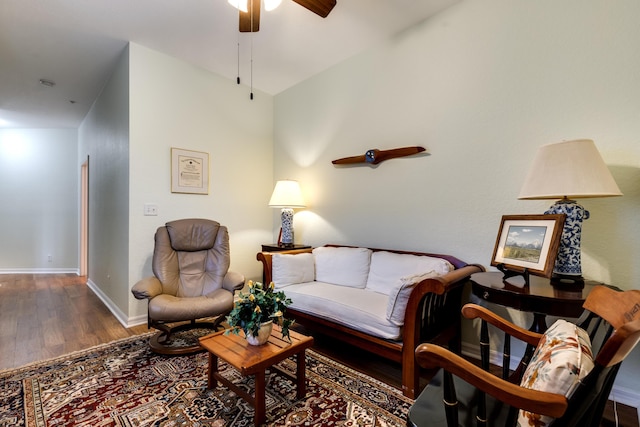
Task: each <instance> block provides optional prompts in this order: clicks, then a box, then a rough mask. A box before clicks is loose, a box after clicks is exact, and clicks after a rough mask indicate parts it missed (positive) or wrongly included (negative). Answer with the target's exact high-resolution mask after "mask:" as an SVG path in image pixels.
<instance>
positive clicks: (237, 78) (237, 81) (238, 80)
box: [236, 9, 240, 84]
mask: <svg viewBox="0 0 640 427" xmlns="http://www.w3.org/2000/svg"><path fill="white" fill-rule="evenodd" d="M239 10H240V9H238V11H239ZM237 56H238V77H236V83H238V84H240V32H239V31H238V54H237Z"/></svg>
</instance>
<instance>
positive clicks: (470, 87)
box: [274, 0, 640, 392]
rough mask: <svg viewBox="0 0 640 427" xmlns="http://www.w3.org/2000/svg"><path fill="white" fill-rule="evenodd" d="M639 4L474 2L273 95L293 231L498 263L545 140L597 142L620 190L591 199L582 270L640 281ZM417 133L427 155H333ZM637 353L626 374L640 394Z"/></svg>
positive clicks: (627, 282) (278, 164)
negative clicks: (506, 223) (504, 223)
mask: <svg viewBox="0 0 640 427" xmlns="http://www.w3.org/2000/svg"><path fill="white" fill-rule="evenodd" d="M638 16H640V3H639V2H637V1H635V0H623V1H617V2H615V3H612V2H609V1H606V0H589V1H586V0H563V1H560V2H559V1H556V0H542V1H536V2H531V1H527V0H467V1H464V2H462V3H460V4H458V5H455V6H453V7H451V8H449V9H447V10H446V11H445V12H443V13H441V14H439V15H438V16H436V17H434V18H433V19H430V20H427V21H426V22H424V23H422V24H421V25H417V26H415V27H413V28H411V29H409V30H407V31H405V32H404V33H403V34H400V35H398V36H397V37H395V38H394V39H393V40H390V41H388V42H387V43H385V44H383V45H380V46H378V47H377V48H375V49H373V50H371V51H369V52H367V53H365V54H362V55H359V56H357V57H354V58H352V59H350V60H348V61H345V62H344V63H341V64H339V65H337V66H335V67H333V68H332V69H330V70H328V71H326V72H324V73H321V74H319V75H317V76H314V77H312V78H311V79H309V80H307V81H305V82H303V83H301V84H300V85H298V86H296V87H294V88H291V89H289V90H287V91H285V92H284V93H281V94H279V95H277V96H276V98H275V148H274V150H275V161H274V171H275V172H274V173H275V179H281V178H291V179H298V180H299V181H300V183H301V186H302V188H303V192H304V193H305V197H306V199H307V202H308V205H309V206H308V208H307V209H305V210H300V211H298V213H297V214H296V216H295V227H296V240H297V242H299V243H307V244H311V245H322V244H325V243H349V244H358V245H367V246H375V247H383V248H401V249H409V250H412V249H415V250H421V251H436V252H441V253H450V254H453V255H456V256H458V257H459V258H461V259H463V260H465V261H467V262H475V263H481V264H484V265H486V266H488V265H489V263H490V258H491V254H492V252H493V246H494V244H495V240H496V234H497V232H498V226H499V222H500V218H501V216H502V215H505V214H523V213H542V212H543V211H544V210H545V209H546V207H547V206H548V205H549V204H550V203H549V202H548V201H519V200H517V196H518V193H519V190H520V186H521V185H522V183H523V180H524V177H525V175H526V173H527V171H528V169H529V165H530V163H531V161H532V158H533V156H534V154H535V152H536V150H537V148H538V147H539V146H540V145H543V144H546V143H552V142H559V141H562V140H569V139H576V138H590V139H593V140H594V141H595V142H596V145H597V146H598V148H599V149H600V152H601V153H602V156H603V158H604V159H605V162H606V163H607V164H608V165H609V168H610V170H611V172H612V174H613V176H614V178H615V179H616V181H617V182H618V185H619V186H620V189H621V190H622V192H623V193H624V197H619V198H610V199H585V200H584V201H583V202H582V203H583V205H584V206H585V207H586V208H587V209H588V210H590V212H591V219H589V220H588V221H587V222H586V223H585V225H584V229H583V242H582V251H583V273H584V275H585V276H586V277H588V278H592V279H596V280H603V281H606V282H608V283H612V284H615V285H617V286H620V287H622V288H625V289H630V288H637V287H638V285H637V283H638V282H637V278H638V277H640V276H639V275H640V264H639V263H638V262H637V260H638V259H640V223H639V222H638V212H639V209H638V207H639V204H640V79H638V76H640V26H639V25H638V24H637V19H636V18H637V17H638ZM408 145H422V146H425V147H427V148H428V149H429V151H430V153H431V155H430V156H428V157H416V158H403V159H398V160H391V161H388V162H384V163H381V164H380V165H378V166H377V167H369V166H359V167H351V168H344V167H335V166H333V165H332V164H331V160H333V159H337V158H340V157H346V156H353V155H358V154H363V153H364V152H365V151H366V150H367V149H369V148H380V149H387V148H395V147H402V146H408ZM276 226H277V218H276V217H275V216H274V229H275V227H276ZM468 333H469V332H468V331H467V337H468ZM630 359H631V360H629V362H627V364H626V365H625V366H623V372H622V373H621V375H620V376H619V378H618V382H617V383H616V385H617V386H618V387H622V388H624V387H628V388H629V389H633V390H635V391H636V392H640V386H639V385H638V384H640V381H639V380H640V366H638V363H637V362H635V361H634V359H638V358H637V357H635V358H634V357H631V358H630ZM634 362H635V363H634ZM625 371H628V372H631V374H627V373H626V372H625Z"/></svg>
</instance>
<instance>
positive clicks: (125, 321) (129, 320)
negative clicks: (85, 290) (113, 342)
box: [87, 279, 147, 328]
mask: <svg viewBox="0 0 640 427" xmlns="http://www.w3.org/2000/svg"><path fill="white" fill-rule="evenodd" d="M87 286H88V287H89V289H91V291H93V293H94V294H96V296H97V297H98V298H100V301H102V302H103V303H104V305H106V306H107V308H108V309H109V311H110V312H111V313H112V314H113V315H114V316H115V318H116V319H118V322H120V324H121V325H122V326H124V327H125V328H132V327H134V326H138V325H144V324H146V323H147V315H146V314H141V315H139V316H135V317H129V316H127V315H126V314H124V313H123V312H122V310H120V309H119V308H118V306H117V305H115V304H114V303H113V301H111V298H109V297H108V296H107V295H106V294H105V293H104V292H102V290H101V289H100V288H99V287H98V285H96V284H95V282H93V281H92V280H91V279H88V280H87Z"/></svg>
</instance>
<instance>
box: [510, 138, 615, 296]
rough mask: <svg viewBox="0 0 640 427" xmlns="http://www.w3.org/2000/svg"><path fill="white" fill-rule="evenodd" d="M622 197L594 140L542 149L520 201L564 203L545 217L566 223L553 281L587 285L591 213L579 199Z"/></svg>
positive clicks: (548, 211) (548, 145) (575, 141)
mask: <svg viewBox="0 0 640 427" xmlns="http://www.w3.org/2000/svg"><path fill="white" fill-rule="evenodd" d="M611 196H622V193H621V192H620V189H619V188H618V185H617V184H616V182H615V181H614V179H613V176H611V172H609V169H608V168H607V165H606V164H605V163H604V160H602V157H601V156H600V153H599V152H598V149H597V148H596V145H595V143H594V142H593V141H592V140H590V139H579V140H574V141H565V142H559V143H555V144H547V145H543V146H542V147H540V148H539V149H538V152H537V154H536V157H535V159H534V161H533V164H532V165H531V169H530V170H529V174H528V175H527V178H526V179H525V181H524V185H523V186H522V189H521V190H520V195H519V197H518V199H528V200H531V199H560V200H558V201H557V202H556V203H555V204H554V205H553V206H551V207H550V208H549V209H548V210H547V211H546V212H545V214H565V215H566V219H565V223H564V229H563V232H562V238H561V241H560V248H559V250H558V257H557V258H556V263H555V267H554V269H553V277H552V281H556V282H557V281H561V282H570V283H572V282H575V283H580V282H583V280H584V279H583V278H582V266H581V256H580V240H581V233H582V221H583V220H586V219H588V218H589V211H587V210H585V209H584V207H582V206H581V205H579V204H578V203H577V202H576V201H575V200H573V199H578V198H593V197H611Z"/></svg>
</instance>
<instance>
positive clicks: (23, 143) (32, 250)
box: [0, 129, 80, 273]
mask: <svg viewBox="0 0 640 427" xmlns="http://www.w3.org/2000/svg"><path fill="white" fill-rule="evenodd" d="M77 158H78V151H77V131H76V130H75V129H0V242H2V244H0V273H10V272H14V273H19V272H29V273H34V272H36V273H37V272H52V273H57V272H77V271H78V215H79V208H78V174H79V171H80V169H79V167H78V164H77ZM49 256H51V261H49Z"/></svg>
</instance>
